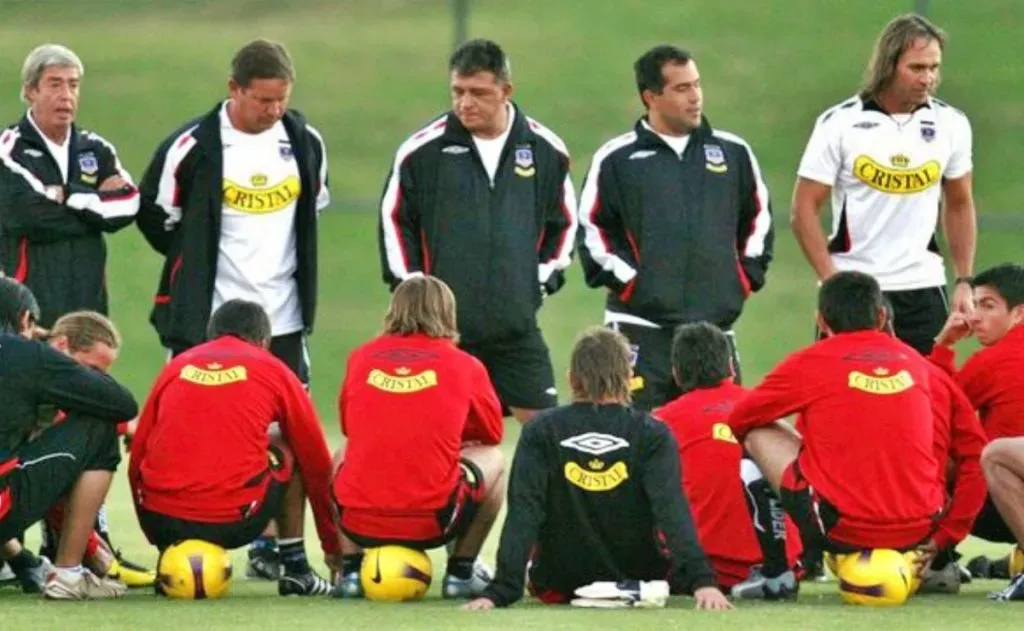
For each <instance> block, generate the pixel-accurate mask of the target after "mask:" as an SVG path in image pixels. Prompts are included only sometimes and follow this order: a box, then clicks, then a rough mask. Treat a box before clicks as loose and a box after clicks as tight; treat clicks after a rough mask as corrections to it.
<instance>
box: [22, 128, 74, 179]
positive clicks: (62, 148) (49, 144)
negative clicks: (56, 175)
mask: <svg viewBox="0 0 1024 631" xmlns="http://www.w3.org/2000/svg"><path fill="white" fill-rule="evenodd" d="M28 122H30V123H32V127H34V128H35V130H36V132H37V133H38V134H39V137H40V138H42V139H43V142H44V143H46V148H47V149H48V150H49V151H50V155H52V156H53V159H54V160H56V161H57V167H59V168H60V175H61V181H62V182H63V183H64V184H67V183H68V151H69V149H70V146H71V131H70V130H68V133H67V134H65V135H64V143H63V144H59V145H58V144H57V143H55V142H53V141H52V140H50V138H49V137H48V136H47V135H46V134H44V133H43V130H41V129H39V125H37V124H36V120H35V119H34V118H32V110H29V111H28Z"/></svg>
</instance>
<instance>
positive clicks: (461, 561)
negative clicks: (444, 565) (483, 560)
mask: <svg viewBox="0 0 1024 631" xmlns="http://www.w3.org/2000/svg"><path fill="white" fill-rule="evenodd" d="M474 565H476V559H475V558H470V557H448V574H450V575H451V576H454V577H455V578H458V579H461V580H467V579H469V578H471V577H472V576H473V566H474Z"/></svg>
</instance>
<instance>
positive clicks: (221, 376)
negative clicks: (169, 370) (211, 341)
mask: <svg viewBox="0 0 1024 631" xmlns="http://www.w3.org/2000/svg"><path fill="white" fill-rule="evenodd" d="M178 378H179V379H181V380H182V381H188V382H190V383H194V384H196V385H200V386H213V387H216V386H226V385H229V384H232V383H238V382H239V381H245V380H247V379H248V378H249V374H248V372H247V371H246V369H245V366H231V367H230V368H224V367H223V366H222V365H221V364H217V363H213V364H207V365H206V367H205V368H200V367H198V366H193V365H192V364H187V365H186V366H184V367H183V368H182V369H181V372H179V373H178Z"/></svg>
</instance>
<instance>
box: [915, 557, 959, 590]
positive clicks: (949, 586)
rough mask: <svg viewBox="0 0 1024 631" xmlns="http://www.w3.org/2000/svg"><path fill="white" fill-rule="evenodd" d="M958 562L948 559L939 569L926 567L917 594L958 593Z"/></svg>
mask: <svg viewBox="0 0 1024 631" xmlns="http://www.w3.org/2000/svg"><path fill="white" fill-rule="evenodd" d="M960 583H961V575H960V564H959V563H957V562H955V561H950V562H949V563H947V564H946V565H944V566H943V567H942V569H941V570H933V569H928V570H927V571H926V572H925V574H924V576H923V577H922V579H921V587H919V588H918V590H917V591H918V593H919V594H959V593H960Z"/></svg>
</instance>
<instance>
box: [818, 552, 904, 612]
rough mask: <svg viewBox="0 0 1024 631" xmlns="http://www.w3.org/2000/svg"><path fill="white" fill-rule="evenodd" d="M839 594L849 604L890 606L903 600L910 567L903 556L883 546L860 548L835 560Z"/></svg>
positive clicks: (897, 604)
mask: <svg viewBox="0 0 1024 631" xmlns="http://www.w3.org/2000/svg"><path fill="white" fill-rule="evenodd" d="M837 569H838V570H839V572H838V573H837V574H838V577H839V595H840V596H841V597H842V599H843V602H845V603H848V604H851V605H868V606H873V607H894V606H899V605H902V604H903V603H905V602H907V598H909V597H910V594H911V590H912V580H913V574H914V570H913V567H912V566H911V565H910V563H909V562H908V561H907V558H906V557H905V556H904V555H903V554H901V553H899V552H897V551H895V550H887V549H877V550H862V551H861V552H855V553H853V554H847V555H843V556H842V557H841V558H840V559H839V563H838V568H837Z"/></svg>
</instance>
